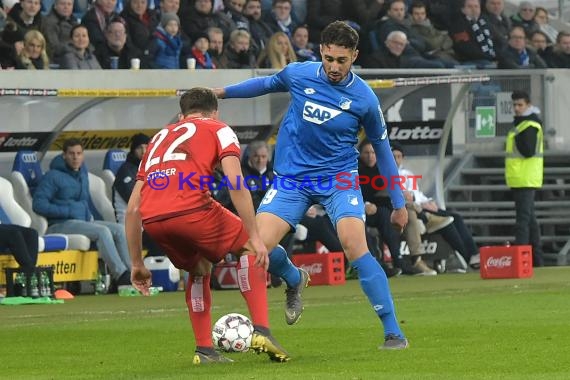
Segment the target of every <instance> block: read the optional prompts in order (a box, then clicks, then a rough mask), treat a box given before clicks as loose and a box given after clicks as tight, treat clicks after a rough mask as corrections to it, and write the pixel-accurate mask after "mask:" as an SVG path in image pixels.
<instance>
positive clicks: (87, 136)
mask: <svg viewBox="0 0 570 380" xmlns="http://www.w3.org/2000/svg"><path fill="white" fill-rule="evenodd" d="M158 131H159V129H122V130H118V131H117V130H114V131H113V130H111V131H109V130H93V131H64V132H61V134H59V136H57V138H56V139H55V140H54V142H53V143H52V144H51V145H50V147H49V150H61V149H62V147H63V142H64V141H65V140H67V139H69V138H76V139H79V140H80V141H81V144H82V145H83V149H85V150H87V149H89V150H91V149H111V148H117V149H129V148H130V146H131V140H132V138H133V136H134V135H136V134H137V133H144V134H145V135H147V136H149V137H152V136H154V135H155V134H156V133H157V132H158Z"/></svg>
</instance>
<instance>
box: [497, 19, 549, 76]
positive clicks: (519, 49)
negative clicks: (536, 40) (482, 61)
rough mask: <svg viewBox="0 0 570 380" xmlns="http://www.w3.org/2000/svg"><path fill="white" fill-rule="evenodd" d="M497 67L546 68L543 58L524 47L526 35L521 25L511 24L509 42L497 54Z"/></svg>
mask: <svg viewBox="0 0 570 380" xmlns="http://www.w3.org/2000/svg"><path fill="white" fill-rule="evenodd" d="M498 67H499V69H546V68H547V66H546V63H545V62H544V60H543V59H542V58H541V57H540V56H539V55H538V53H536V52H535V51H534V50H532V49H527V47H526V35H525V32H524V28H523V27H522V26H513V28H512V29H511V30H510V32H509V44H508V45H507V47H506V48H505V49H504V50H503V51H502V52H501V54H500V55H499V65H498Z"/></svg>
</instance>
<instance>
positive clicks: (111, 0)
mask: <svg viewBox="0 0 570 380" xmlns="http://www.w3.org/2000/svg"><path fill="white" fill-rule="evenodd" d="M116 6H117V0H95V3H93V6H92V7H91V8H90V9H89V10H88V11H87V13H85V16H84V17H83V18H82V19H81V23H82V24H83V25H85V26H86V27H87V31H88V32H89V40H90V41H91V43H92V44H93V46H94V47H95V51H97V50H98V49H99V46H105V45H106V44H107V39H106V38H105V34H106V30H107V26H108V24H109V23H110V21H111V20H112V19H116V18H117V17H118V16H119V15H118V14H117V13H116V12H115V7H116ZM99 63H101V64H103V62H101V61H99Z"/></svg>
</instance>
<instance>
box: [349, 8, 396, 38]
mask: <svg viewBox="0 0 570 380" xmlns="http://www.w3.org/2000/svg"><path fill="white" fill-rule="evenodd" d="M386 3H387V1H385V0H343V1H342V12H343V13H342V14H343V15H344V17H343V18H345V19H347V20H352V21H354V22H356V23H357V24H358V25H359V26H360V29H361V31H367V30H369V28H370V27H371V26H372V25H373V24H374V23H375V22H376V21H378V20H380V19H381V18H382V16H384V9H383V8H384V6H385V4H386ZM363 37H365V36H363Z"/></svg>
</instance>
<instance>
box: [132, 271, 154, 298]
mask: <svg viewBox="0 0 570 380" xmlns="http://www.w3.org/2000/svg"><path fill="white" fill-rule="evenodd" d="M131 283H132V284H133V286H134V288H135V289H136V290H138V291H139V292H141V293H142V295H143V296H149V295H150V290H149V289H150V286H151V285H152V281H151V273H150V271H149V270H148V269H146V267H145V266H144V265H142V266H133V268H132V269H131Z"/></svg>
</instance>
